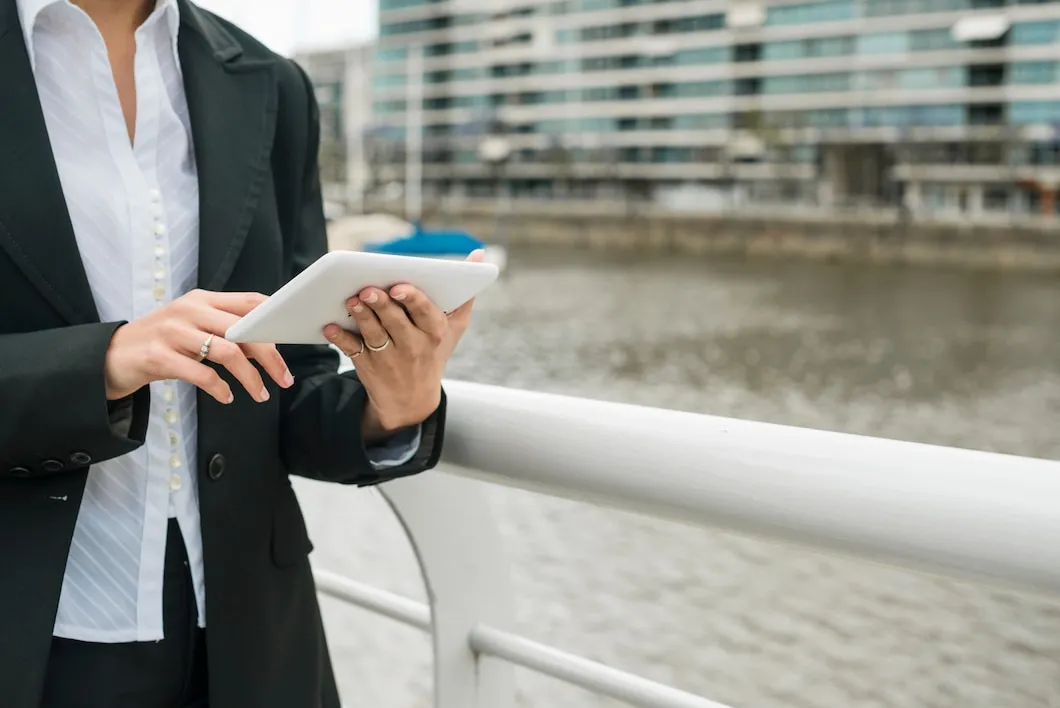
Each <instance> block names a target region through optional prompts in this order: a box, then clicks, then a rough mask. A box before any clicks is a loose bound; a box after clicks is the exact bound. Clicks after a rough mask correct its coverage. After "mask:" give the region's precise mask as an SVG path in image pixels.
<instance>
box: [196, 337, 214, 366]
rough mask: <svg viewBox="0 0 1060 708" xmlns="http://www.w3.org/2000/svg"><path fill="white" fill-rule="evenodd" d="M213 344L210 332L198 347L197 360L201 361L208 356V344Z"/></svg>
mask: <svg viewBox="0 0 1060 708" xmlns="http://www.w3.org/2000/svg"><path fill="white" fill-rule="evenodd" d="M211 344H213V335H212V334H211V335H210V336H209V337H207V338H206V341H205V342H203V343H202V346H201V347H199V361H203V360H204V359H206V357H208V356H210V345H211Z"/></svg>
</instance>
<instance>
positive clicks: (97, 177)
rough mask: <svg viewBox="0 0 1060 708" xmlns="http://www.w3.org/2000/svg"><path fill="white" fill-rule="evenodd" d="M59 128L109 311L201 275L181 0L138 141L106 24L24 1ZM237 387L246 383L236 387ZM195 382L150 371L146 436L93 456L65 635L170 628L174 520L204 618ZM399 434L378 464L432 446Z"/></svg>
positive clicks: (164, 293)
mask: <svg viewBox="0 0 1060 708" xmlns="http://www.w3.org/2000/svg"><path fill="white" fill-rule="evenodd" d="M18 9H19V16H20V18H21V21H22V28H23V31H24V33H25V39H26V47H27V50H28V52H29V58H30V63H31V66H32V67H33V72H34V77H35V80H36V83H37V90H38V94H39V95H40V100H41V105H42V107H43V110H44V116H45V122H46V124H47V129H48V135H49V137H50V139H51V145H52V151H53V153H54V156H55V160H56V165H57V167H58V172H59V177H60V181H61V182H62V186H63V193H64V195H65V198H66V202H67V206H68V209H69V212H70V218H71V221H72V224H73V228H74V233H75V236H76V239H77V245H78V249H79V251H80V253H81V258H82V261H83V262H84V266H85V271H86V274H87V276H88V282H89V285H90V286H91V289H92V295H93V298H94V300H95V304H96V308H97V310H98V312H99V316H100V319H101V321H103V322H113V321H122V320H134V319H137V318H140V317H143V316H145V315H147V314H149V313H151V312H152V311H154V310H155V309H157V308H159V307H162V306H164V305H166V304H167V303H169V302H171V301H172V300H173V299H174V298H176V297H179V296H181V295H183V294H184V293H187V292H188V291H190V290H192V289H193V288H195V287H196V281H197V276H198V260H199V257H198V251H199V243H198V239H199V187H198V177H197V172H196V167H195V162H194V154H193V150H192V142H191V128H190V121H189V118H188V110H187V103H186V100H185V96H184V86H183V80H182V75H181V69H180V62H179V58H178V54H177V33H178V27H179V16H178V12H179V11H178V7H177V3H176V0H158V2H157V5H156V7H155V9H154V11H153V12H152V13H151V15H150V17H149V18H148V19H147V21H146V22H144V23H143V25H141V26H140V27H139V28H138V29H137V31H136V57H135V65H134V70H135V85H136V126H135V134H134V135H135V139H134V141H133V142H130V140H129V134H128V131H127V129H126V123H125V118H124V115H123V113H122V109H121V104H120V102H119V99H118V93H117V89H116V88H115V84H114V78H113V74H112V72H111V66H110V62H109V59H108V55H107V48H106V45H105V44H104V41H103V37H102V35H101V34H100V33H99V31H98V29H97V28H96V26H95V24H94V22H93V21H92V19H91V18H90V17H89V16H88V15H87V14H85V13H84V11H82V10H81V9H80V8H78V7H76V6H75V5H72V4H71V3H69V2H68V1H67V0H18ZM237 395H239V394H238V393H237ZM195 398H196V390H195V388H194V387H192V386H191V385H190V384H186V383H184V382H179V381H178V382H174V381H164V382H156V383H153V384H151V409H150V422H149V424H148V429H147V438H146V442H145V444H144V445H143V446H142V447H140V448H139V449H137V450H135V451H134V452H132V453H130V454H128V455H125V456H123V457H120V458H117V459H113V460H109V461H107V462H104V463H101V464H97V465H94V466H93V467H92V468H91V470H90V472H89V475H88V483H87V485H86V487H85V494H84V499H83V501H82V503H81V508H80V512H79V515H78V518H77V524H76V527H75V529H74V534H73V541H72V545H71V548H70V556H69V559H68V561H67V566H66V574H65V576H64V578H63V586H62V593H61V596H60V599H59V609H58V614H57V616H56V620H55V628H54V633H55V635H56V636H59V637H66V638H69V639H77V640H81V641H91V642H131V641H154V640H160V639H162V638H163V632H162V578H163V562H164V557H165V544H166V533H167V527H168V519H170V518H176V519H177V522H178V524H179V526H180V530H181V534H182V536H183V539H184V544H185V546H186V547H187V551H188V559H189V561H190V570H191V577H192V582H193V584H194V588H195V596H196V602H197V607H198V622H199V626H205V607H206V604H205V603H206V588H205V586H204V579H203V554H202V540H201V536H200V526H199V505H198V490H197V483H196V475H195V474H194V470H195V469H196V464H197V462H196V432H197V420H196V401H195ZM409 437H412V439H411V440H409V439H407V438H406V439H404V440H395V441H394V442H393V444H391V445H390V446H388V447H383V448H379V449H376V450H372V451H370V452H371V457H372V460H373V462H374V464H376V465H378V466H388V465H395V464H403V463H404V462H406V461H408V460H409V459H411V457H412V456H413V455H414V454H415V452H416V450H417V449H418V447H419V435H418V431H416V432H415V435H413V436H409Z"/></svg>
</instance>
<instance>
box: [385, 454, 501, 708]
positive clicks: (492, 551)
mask: <svg viewBox="0 0 1060 708" xmlns="http://www.w3.org/2000/svg"><path fill="white" fill-rule="evenodd" d="M379 491H380V492H381V493H382V495H383V497H384V498H385V499H386V501H387V503H388V504H389V505H390V507H391V508H392V509H393V510H394V514H395V515H396V516H397V518H398V520H399V521H400V522H401V525H402V526H403V527H404V529H405V533H406V534H407V535H408V539H409V542H410V543H411V544H412V549H413V551H414V552H415V554H416V558H417V560H418V561H419V565H420V572H421V573H422V575H423V581H424V583H425V585H426V587H427V598H428V603H429V604H430V608H431V622H432V630H433V631H432V643H433V650H434V707H435V708H512V707H513V706H514V704H515V687H514V682H513V678H512V668H511V666H509V665H508V664H507V663H505V662H500V661H495V660H491V659H487V660H485V661H483V660H481V658H480V657H479V656H478V655H476V654H475V652H474V651H473V650H472V648H471V642H470V636H471V630H472V629H474V628H475V626H477V625H479V624H483V623H484V624H488V625H490V626H494V627H511V626H512V621H513V617H514V613H513V609H512V599H513V598H512V588H511V580H510V578H509V575H508V565H507V561H506V558H505V554H504V552H503V550H502V548H501V538H500V534H499V533H498V531H497V525H496V522H495V521H494V519H493V517H492V515H491V513H490V509H489V501H488V499H487V498H486V494H485V493H484V490H483V488H482V485H481V483H479V482H475V481H473V480H469V479H465V478H461V477H456V476H453V475H447V474H439V473H437V472H427V473H424V474H422V475H417V476H416V477H411V478H407V479H399V480H395V481H393V482H389V483H387V484H385V485H382V486H381V487H380V488H379Z"/></svg>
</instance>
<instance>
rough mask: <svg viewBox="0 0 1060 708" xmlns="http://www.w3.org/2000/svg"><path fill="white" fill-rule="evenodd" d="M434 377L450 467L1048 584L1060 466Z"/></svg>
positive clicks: (861, 551) (978, 574) (786, 538)
mask: <svg viewBox="0 0 1060 708" xmlns="http://www.w3.org/2000/svg"><path fill="white" fill-rule="evenodd" d="M445 386H446V393H447V396H448V400H449V406H448V420H447V423H446V443H445V453H444V457H443V459H444V461H445V462H447V463H451V464H452V465H456V467H448V466H447V468H446V469H448V470H450V471H453V472H457V473H459V474H462V475H466V476H470V477H474V478H477V479H483V480H487V481H491V482H495V483H498V484H503V485H508V486H515V487H522V488H526V489H531V490H536V491H542V492H546V493H549V494H552V495H556V496H561V497H566V498H570V499H575V500H582V501H587V502H595V503H600V504H602V505H605V506H609V507H616V508H623V509H628V510H632V511H637V512H642V513H647V514H650V515H653V516H657V517H660V518H663V519H669V520H673V521H683V522H687V523H692V524H696V525H701V526H708V527H721V528H727V529H731V530H735V531H739V532H743V533H748V534H752V535H760V536H767V537H770V538H773V539H775V540H779V541H783V542H797V543H801V544H805V545H809V546H814V547H817V548H820V549H825V550H829V551H835V552H840V553H843V554H847V555H855V556H858V557H861V558H864V559H868V560H875V561H881V562H885V563H889V564H894V565H899V566H904V567H907V568H910V569H915V570H921V571H927V572H932V573H939V574H943V575H948V576H954V577H958V578H965V579H973V580H977V581H980V582H982V581H985V582H989V583H1000V584H1005V585H1014V586H1017V587H1021V588H1024V589H1030V590H1034V591H1038V592H1043V593H1046V594H1050V595H1058V594H1060V462H1053V461H1048V460H1039V459H1031V458H1024V457H1015V456H1011V455H1000V454H995V453H987V452H977V451H972V450H962V449H955V448H946V447H938V446H932V445H923V444H917V443H909V442H899V441H895V440H884V439H879V438H870V437H863V436H856V435H848V434H842V433H831V432H824V431H819V430H809V429H803V428H794V427H788V426H781V425H772V424H767V423H755V422H750V421H743V420H733V419H727V418H718V417H714V416H707V415H700V414H694V413H682V412H678V411H671V410H663V409H657V408H646V407H643V406H633V405H627V404H619V403H607V402H601V401H593V400H588V399H583V398H573V397H569V396H558V395H554V394H544V393H534V392H529V391H519V390H514V389H507V388H500V387H496V386H486V385H482V384H473V383H467V382H461V381H447V382H446V384H445Z"/></svg>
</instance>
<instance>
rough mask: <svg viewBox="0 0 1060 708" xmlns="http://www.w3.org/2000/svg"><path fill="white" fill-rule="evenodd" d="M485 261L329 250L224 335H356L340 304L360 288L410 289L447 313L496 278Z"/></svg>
mask: <svg viewBox="0 0 1060 708" xmlns="http://www.w3.org/2000/svg"><path fill="white" fill-rule="evenodd" d="M497 273H498V269H497V266H495V265H493V264H491V263H473V262H470V261H457V260H445V259H437V258H422V257H418V256H395V255H391V254H385V253H362V252H360V251H330V252H329V253H327V254H325V255H323V256H321V257H320V258H319V259H318V260H317V261H316V262H315V263H313V264H312V265H310V266H309V267H308V268H306V269H305V270H303V271H302V272H301V273H299V274H298V275H296V276H295V277H294V278H292V279H291V280H290V282H288V283H287V284H286V285H284V286H283V287H282V288H280V289H279V290H277V291H276V292H275V293H274V294H273V295H272V297H270V298H269V299H268V300H266V301H265V302H264V303H262V304H261V305H258V306H257V307H256V308H254V310H252V311H251V312H250V313H249V314H247V316H246V317H243V318H242V319H240V320H239V321H238V322H236V323H235V324H234V325H232V326H231V327H230V328H229V329H228V332H226V333H225V339H227V340H229V341H231V342H268V343H270V344H321V343H326V342H327V339H326V338H325V337H324V333H323V330H324V327H326V326H327V325H328V324H330V323H332V322H334V323H335V324H338V325H339V326H341V327H343V328H345V329H347V330H350V331H351V332H356V331H357V324H356V322H355V321H354V319H353V318H352V317H350V315H349V313H348V312H347V311H346V301H347V300H349V299H350V298H351V297H353V296H354V295H356V294H357V293H359V292H360V291H361V290H363V289H364V288H366V287H369V286H374V287H377V288H380V289H382V290H387V289H389V288H390V287H392V286H394V285H398V284H400V283H408V284H410V285H414V286H416V287H417V288H419V289H420V290H422V291H423V293H424V294H425V295H427V297H429V298H430V299H431V301H432V302H433V303H434V304H436V305H437V306H438V307H440V308H441V309H442V310H443V311H445V312H452V311H453V310H455V309H457V308H458V307H460V306H461V305H463V304H464V303H465V302H467V301H468V300H470V299H471V298H473V297H475V296H476V295H477V294H478V293H479V292H481V291H482V290H483V289H485V288H486V287H487V286H489V285H490V284H491V283H492V282H493V281H494V280H496V279H497Z"/></svg>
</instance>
